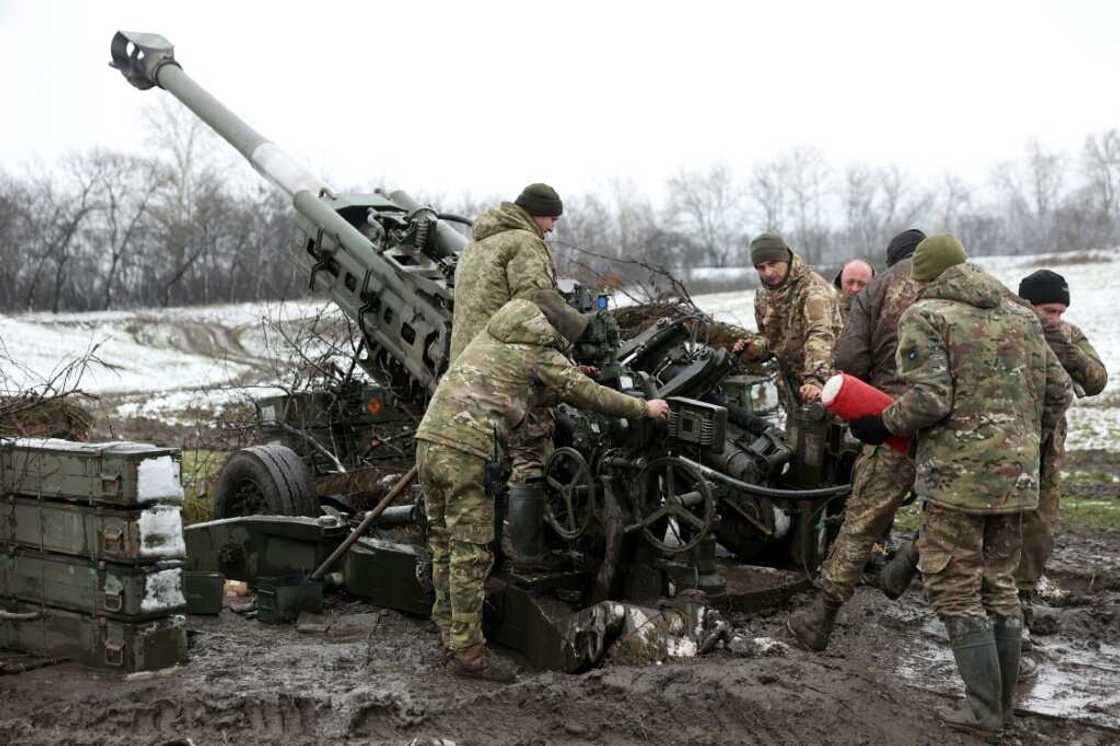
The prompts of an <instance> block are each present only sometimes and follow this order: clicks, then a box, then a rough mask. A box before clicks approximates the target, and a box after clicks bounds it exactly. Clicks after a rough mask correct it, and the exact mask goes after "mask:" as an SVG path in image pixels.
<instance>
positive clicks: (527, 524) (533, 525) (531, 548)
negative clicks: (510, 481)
mask: <svg viewBox="0 0 1120 746" xmlns="http://www.w3.org/2000/svg"><path fill="white" fill-rule="evenodd" d="M544 499H545V497H544V490H543V489H542V488H541V486H540V485H539V484H528V485H517V486H511V487H510V488H509V498H508V505H509V513H508V516H509V521H508V523H507V525H506V531H505V537H504V538H506V539H507V541H506V543H505V549H506V557H507V558H508V559H509V561H510V564H511V566H512V570H513V572H514V573H517V574H526V573H534V572H548V571H550V570H556V569H559V568H561V567H563V565H564V561H565V560H564V558H563V557H561V556H559V555H557V554H555V553H553V552H549V551H548V548H547V547H546V546H545V543H544Z"/></svg>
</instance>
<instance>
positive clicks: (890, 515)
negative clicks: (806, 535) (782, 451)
mask: <svg viewBox="0 0 1120 746" xmlns="http://www.w3.org/2000/svg"><path fill="white" fill-rule="evenodd" d="M913 486H914V460H913V459H911V458H910V457H909V456H907V455H906V454H903V453H899V452H898V451H896V450H895V449H893V448H891V447H890V446H888V445H879V446H869V445H868V446H864V447H863V450H862V451H861V452H860V455H859V458H858V459H857V460H856V463H855V466H854V467H853V468H852V494H851V495H850V496H849V497H848V501H847V503H846V504H845V506H844V522H843V523H842V524H841V525H840V533H839V534H838V535H837V537H836V541H834V542H833V544H832V549H831V550H830V551H829V553H828V559H826V560H825V561H824V564H823V565H822V566H821V581H822V582H821V592H822V593H823V594H824V596H825V597H826V598H827V599H829V601H831V602H832V604H833V605H834V606H840V605H842V604H844V603H845V602H846V601H847V600H848V599H849V598H851V597H852V594H853V593H854V592H855V589H856V585H857V584H858V583H859V578H860V575H861V574H862V572H863V566H864V565H865V564H866V563H867V558H868V557H869V556H870V555H871V547H872V546H874V544H875V542H876V541H878V540H879V539H880V537H882V536H883V534H884V533H886V531H887V530H888V529H889V528H890V526H891V523H892V521H893V520H894V514H895V513H896V512H898V509H899V507H900V506H901V505H902V501H903V500H905V499H906V496H907V495H909V494H910V490H911V488H912V487H913Z"/></svg>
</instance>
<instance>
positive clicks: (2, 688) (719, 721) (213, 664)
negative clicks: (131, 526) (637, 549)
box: [0, 531, 1120, 746]
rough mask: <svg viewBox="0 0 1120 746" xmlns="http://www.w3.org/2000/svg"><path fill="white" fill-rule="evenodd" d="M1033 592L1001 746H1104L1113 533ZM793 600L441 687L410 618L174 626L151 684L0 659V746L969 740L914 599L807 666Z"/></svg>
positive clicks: (1110, 670) (944, 666) (845, 628)
mask: <svg viewBox="0 0 1120 746" xmlns="http://www.w3.org/2000/svg"><path fill="white" fill-rule="evenodd" d="M1048 577H1049V579H1050V581H1051V582H1050V587H1051V590H1050V591H1049V592H1048V593H1047V594H1046V595H1047V598H1048V601H1047V602H1046V603H1044V604H1041V605H1039V606H1038V607H1037V609H1036V617H1040V618H1041V620H1042V624H1040V625H1036V627H1038V630H1037V631H1036V633H1035V635H1034V643H1035V651H1034V652H1032V653H1031V655H1033V656H1035V657H1036V658H1037V660H1038V661H1039V663H1040V673H1039V675H1038V677H1037V678H1036V679H1035V680H1033V681H1032V682H1029V683H1026V684H1024V685H1023V686H1022V687H1021V688H1020V701H1019V708H1018V717H1017V718H1016V723H1015V725H1014V726H1013V728H1012V729H1011V730H1010V731H1008V732H1007V733H1006V734H1005V735H1003V736H1002V737H1001V739H1000V742H1001V743H1006V744H1043V743H1053V742H1055V741H1058V740H1061V741H1063V742H1067V743H1076V744H1105V743H1117V742H1120V535H1117V534H1116V533H1100V532H1098V533H1093V534H1081V533H1071V532H1069V531H1067V532H1065V533H1063V534H1062V536H1061V537H1060V539H1059V542H1058V548H1057V551H1056V556H1055V558H1054V561H1053V562H1052V563H1051V565H1050V568H1049V572H1048ZM807 598H808V597H807V595H806V594H804V593H802V594H799V595H797V596H794V597H793V598H792V599H789V600H783V599H775V601H776V603H777V605H774V606H769V607H767V608H762V609H752V610H743V611H730V612H728V613H727V615H726V616H727V618H728V620H729V621H730V622H731V624H732V626H733V628H734V635H733V636H732V637H731V639H730V640H729V641H728V642H727V643H726V644H721V645H720V647H719V648H718V649H717V650H716V651H715V652H713V653H711V654H709V655H707V656H704V657H702V658H694V659H687V660H680V661H677V662H670V663H665V664H662V665H653V666H644V667H638V666H625V665H619V664H618V663H608V664H606V665H604V666H603V667H601V668H598V669H595V670H592V671H590V672H587V673H584V674H580V675H564V674H559V673H553V672H534V671H523V674H522V676H521V679H520V681H519V682H518V683H516V684H512V685H507V686H503V685H500V684H492V683H487V682H478V681H472V680H462V679H456V678H453V677H451V676H450V675H449V674H448V673H446V671H445V670H444V668H443V660H442V656H441V652H440V649H439V646H438V643H437V638H436V634H435V632H434V630H433V628H432V627H431V625H430V624H429V623H428V622H427V621H426V620H424V619H418V618H412V617H408V616H405V615H402V614H399V613H397V612H393V611H387V610H380V609H376V608H373V607H370V606H368V605H367V604H365V603H362V602H360V601H356V600H352V599H347V598H344V597H342V596H338V595H336V596H333V597H331V599H330V606H329V608H328V609H327V610H326V612H325V614H324V615H323V617H322V618H321V619H318V620H313V621H314V622H315V623H313V624H308V625H306V626H305V629H307V630H310V631H309V632H306V633H304V632H300V631H297V628H296V627H295V626H278V627H272V626H266V625H263V624H261V623H259V622H258V621H256V620H255V619H251V618H247V617H245V616H240V615H238V614H235V613H233V612H232V611H230V610H229V609H226V610H225V611H223V613H222V614H221V615H220V616H219V617H201V616H199V617H191V618H189V629H190V656H191V660H190V662H189V663H188V664H187V665H186V666H183V667H181V668H179V669H177V670H174V671H170V672H166V673H163V674H159V675H154V676H134V677H132V678H128V679H122V678H120V677H117V676H112V675H107V674H99V673H95V672H91V671H88V670H85V669H82V668H80V667H78V666H76V665H74V664H72V663H54V664H49V662H42V661H40V662H35V661H31V660H29V659H28V657H27V656H18V655H14V654H8V653H0V703H2V705H0V743H4V744H8V743H11V744H51V745H60V744H185V743H194V744H204V743H205V744H209V743H218V744H221V743H262V744H285V746H293V745H295V744H315V743H327V742H331V743H343V744H358V743H363V744H366V743H369V744H402V745H403V744H417V745H418V746H419V745H420V744H436V743H455V744H488V743H499V744H526V745H528V744H584V743H597V744H630V743H651V744H678V743H695V744H724V743H743V744H756V743H757V744H775V743H778V744H782V743H789V744H795V743H796V744H824V743H829V744H865V743H891V744H894V743H898V744H961V743H978V742H979V741H976V740H974V739H971V738H970V737H967V736H963V735H960V734H956V733H953V732H951V731H947V730H944V729H943V728H942V727H941V726H940V725H939V724H938V721H937V719H936V716H935V714H934V712H935V709H936V707H938V706H940V705H943V704H946V703H948V702H949V701H950V700H951V699H952V698H953V697H956V696H959V695H960V694H961V685H960V683H959V681H958V679H957V677H956V674H955V670H954V667H953V663H952V659H951V656H950V653H949V650H948V647H947V645H946V642H945V632H944V629H943V628H942V627H941V625H940V624H939V623H938V622H937V620H936V618H935V617H934V615H933V614H932V613H931V612H930V610H929V607H928V605H927V604H926V602H925V600H924V597H923V594H922V592H921V589H920V587H919V586H918V585H917V584H916V585H915V587H914V588H912V589H911V590H910V591H909V592H907V593H906V594H905V595H904V596H903V597H902V598H901V599H900V600H899V601H898V602H893V603H892V602H890V601H888V600H887V599H886V598H885V597H883V596H882V595H881V594H880V593H879V592H878V591H877V590H876V589H874V588H872V587H869V586H865V587H861V588H860V589H858V591H857V593H856V596H855V598H854V599H853V600H852V602H851V603H850V604H849V605H847V606H845V607H844V609H843V610H842V611H841V613H840V615H839V618H838V624H837V629H836V632H835V634H834V636H833V641H832V645H831V646H830V648H829V650H828V651H827V652H826V653H824V654H811V653H807V652H804V651H801V650H799V649H797V648H796V647H794V646H792V645H791V644H790V638H789V636H788V635H787V633H786V632H785V628H784V623H785V618H786V615H787V614H788V612H789V611H790V610H791V609H792V608H795V607H797V606H798V605H800V604H802V603H804V602H805V601H806V599H807ZM501 654H502V655H503V656H507V657H508V658H509V659H511V660H513V661H514V662H516V663H518V664H519V665H522V666H524V665H525V661H524V660H522V659H520V658H519V656H518V655H517V654H515V653H512V652H510V651H508V650H503V651H501ZM44 663H47V665H43V664H44Z"/></svg>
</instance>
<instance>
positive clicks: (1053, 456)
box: [1015, 417, 1066, 592]
mask: <svg viewBox="0 0 1120 746" xmlns="http://www.w3.org/2000/svg"><path fill="white" fill-rule="evenodd" d="M1065 450H1066V420H1065V418H1064V417H1063V418H1062V419H1061V420H1060V421H1059V422H1058V427H1057V428H1056V429H1055V431H1054V434H1053V435H1051V436H1050V437H1049V438H1047V439H1046V440H1044V441H1043V442H1042V454H1041V459H1040V462H1039V469H1038V509H1037V510H1029V511H1027V512H1026V513H1023V559H1022V561H1020V562H1019V569H1018V570H1016V571H1015V580H1016V582H1017V583H1018V584H1019V590H1021V591H1024V592H1030V591H1033V590H1034V588H1035V586H1036V585H1037V584H1038V579H1039V578H1040V577H1042V572H1043V570H1044V569H1045V567H1046V560H1048V559H1049V558H1050V553H1051V552H1053V551H1054V531H1055V529H1056V528H1057V526H1058V503H1059V501H1060V500H1061V492H1062V482H1061V479H1062V458H1063V457H1064V456H1065Z"/></svg>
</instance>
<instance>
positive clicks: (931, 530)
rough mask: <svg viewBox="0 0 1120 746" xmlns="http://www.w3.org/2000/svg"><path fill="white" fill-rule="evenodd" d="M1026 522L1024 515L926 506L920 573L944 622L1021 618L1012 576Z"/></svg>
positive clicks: (928, 593) (931, 603) (930, 601)
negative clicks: (985, 617) (965, 511)
mask: <svg viewBox="0 0 1120 746" xmlns="http://www.w3.org/2000/svg"><path fill="white" fill-rule="evenodd" d="M1021 519H1022V514H1021V513H1003V514H997V515H979V514H970V513H963V512H961V511H959V510H954V509H952V508H944V507H941V506H939V505H936V504H934V503H929V502H927V503H926V504H925V510H924V511H923V512H922V525H921V529H920V531H919V534H918V553H919V558H918V570H919V571H920V572H921V573H922V582H923V584H924V585H925V588H926V595H927V596H928V597H929V604H930V606H931V607H932V608H933V610H934V611H935V612H937V616H938V617H939V618H940V619H941V620H942V621H943V622H947V621H948V620H953V619H960V618H964V617H979V618H984V616H985V614H987V615H988V616H1005V617H1019V616H1021V614H1020V609H1019V591H1018V589H1017V588H1016V587H1015V578H1014V575H1013V573H1014V572H1015V568H1016V567H1017V566H1018V564H1019V550H1020V547H1021V537H1020V530H1021Z"/></svg>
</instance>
